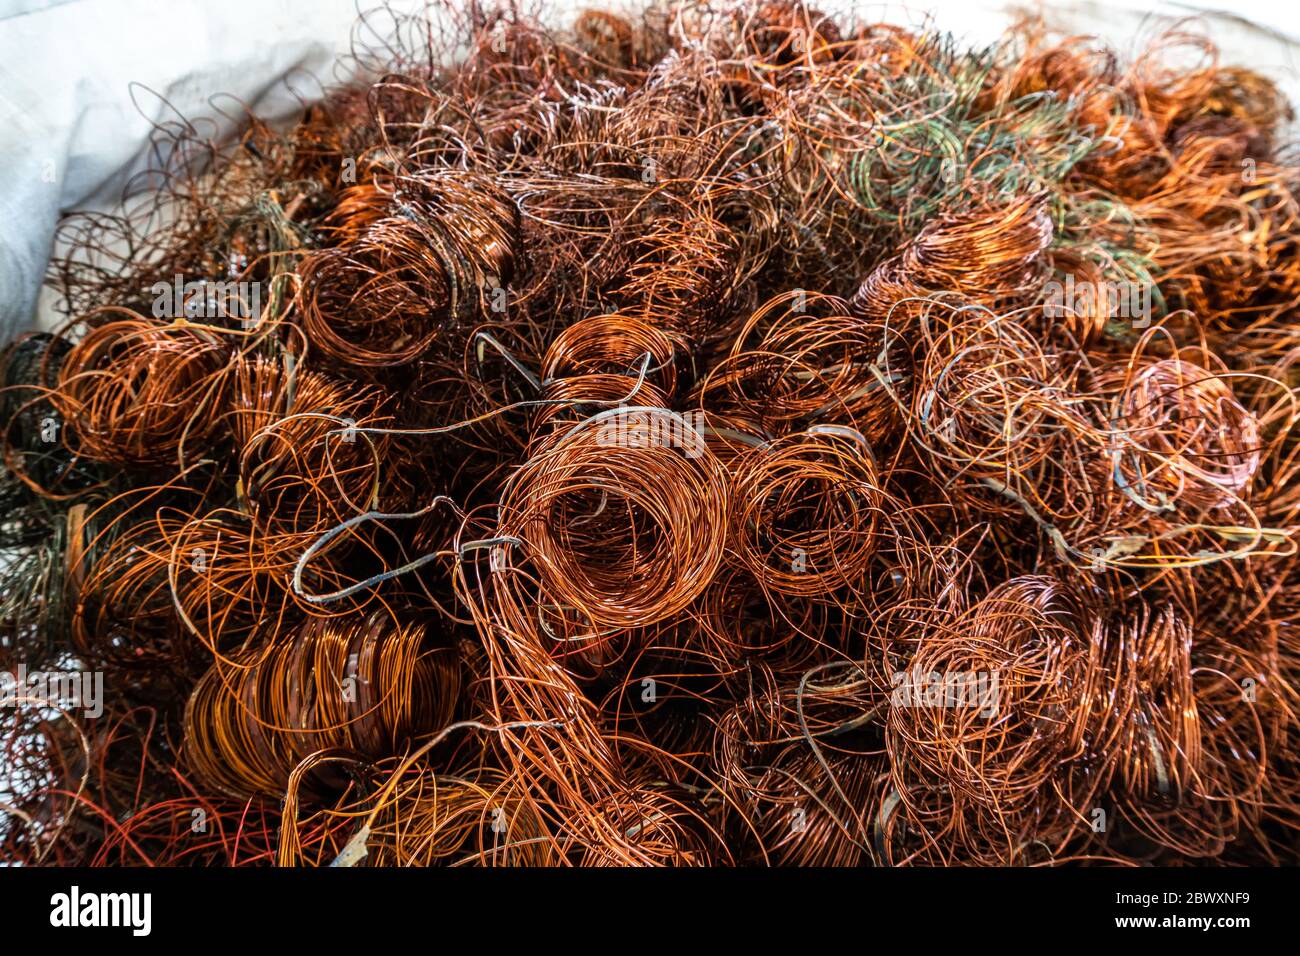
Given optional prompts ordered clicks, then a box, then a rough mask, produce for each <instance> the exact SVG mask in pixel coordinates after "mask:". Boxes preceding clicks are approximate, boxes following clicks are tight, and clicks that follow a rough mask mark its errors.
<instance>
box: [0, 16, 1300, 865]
mask: <svg viewBox="0 0 1300 956" xmlns="http://www.w3.org/2000/svg"><path fill="white" fill-rule="evenodd" d="M941 27H942V24H931V25H925V26H921V27H918V28H916V29H911V30H908V29H902V28H899V27H894V26H888V25H884V24H871V23H854V22H849V21H848V20H845V19H841V18H833V17H830V16H827V15H825V14H823V13H821V12H819V11H818V10H817V9H815V8H813V7H810V6H806V5H804V4H802V3H799V2H794V0H772V2H757V0H749V2H733V3H725V4H723V3H707V2H679V0H661V2H659V3H657V4H653V5H651V6H649V7H647V8H646V9H644V10H643V11H642V12H640V13H638V14H636V15H634V16H629V15H624V14H616V13H612V12H603V11H599V10H587V11H585V12H582V13H580V14H579V15H578V16H577V17H576V20H574V21H573V22H572V23H570V24H566V25H563V26H544V25H543V20H542V19H541V18H540V17H539V15H538V14H537V12H532V13H525V12H521V11H520V10H519V9H518V7H517V6H516V5H513V4H511V5H506V6H502V7H495V6H485V5H482V4H479V3H474V4H471V5H470V6H469V8H468V9H465V8H464V7H462V6H461V5H459V4H448V5H446V6H443V5H441V4H435V5H431V6H430V7H429V8H428V9H426V10H425V12H424V13H422V14H421V15H419V16H415V17H409V16H405V15H399V14H396V13H394V12H393V11H390V10H381V11H378V12H375V13H372V14H367V15H366V16H365V17H364V18H363V20H362V22H361V23H360V24H359V26H358V31H357V36H358V37H359V38H361V39H359V40H358V42H357V45H356V48H355V50H354V55H353V56H352V57H351V59H350V62H351V63H352V64H353V65H354V66H355V67H356V68H357V69H358V70H359V71H360V73H359V74H358V78H357V79H356V80H355V81H353V82H351V83H350V84H349V85H347V86H344V87H341V88H338V89H333V90H330V91H328V92H327V93H326V95H324V97H323V98H322V99H320V100H319V102H314V103H312V104H310V105H306V104H304V108H303V111H302V114H301V116H300V117H299V118H298V120H297V121H296V122H295V123H293V124H290V125H289V126H288V127H287V128H280V127H272V126H270V125H268V124H266V123H264V122H262V121H260V120H259V119H257V118H256V117H255V116H253V115H251V114H250V115H249V116H248V118H247V123H246V124H245V129H246V132H245V133H244V134H243V135H242V137H240V138H239V139H238V140H237V141H236V142H234V143H224V144H223V143H211V142H207V141H204V140H203V139H202V138H201V137H200V135H199V134H198V132H197V130H196V127H193V126H189V125H176V126H172V127H160V128H159V130H158V139H159V142H158V144H156V145H157V147H158V148H157V149H156V150H155V153H156V155H157V156H158V157H159V167H158V168H157V169H155V170H153V171H152V172H151V173H150V174H149V175H148V176H145V177H141V178H140V179H138V180H137V181H135V183H134V184H133V188H132V190H131V191H130V192H129V193H128V195H127V196H126V197H124V199H123V202H122V205H121V207H120V208H119V209H118V210H117V211H116V212H114V213H111V214H105V213H95V214H74V215H71V216H69V218H68V219H67V221H66V223H65V225H64V229H63V233H62V240H63V241H62V245H61V251H60V253H59V254H58V256H57V258H56V259H55V261H54V264H53V266H52V267H51V270H50V275H49V280H48V281H49V286H50V288H51V289H52V290H53V291H54V292H55V293H56V294H57V296H58V298H59V302H60V303H61V308H62V309H63V312H64V314H65V317H66V321H65V322H64V324H63V326H62V327H61V328H60V329H58V330H57V331H55V332H51V333H32V334H29V335H26V336H24V337H22V338H20V339H19V340H17V341H15V342H13V343H12V344H10V345H9V346H8V348H7V350H6V351H5V352H4V354H3V361H2V362H0V373H2V378H3V380H2V381H0V413H2V416H0V417H2V419H3V422H2V424H0V427H2V428H3V433H2V438H3V448H2V451H3V460H4V473H3V479H2V481H0V489H2V490H3V505H4V512H5V516H4V519H3V525H2V530H0V545H2V546H3V548H4V555H5V559H4V562H3V564H2V565H0V574H2V575H3V588H2V589H0V602H2V610H0V622H2V624H3V628H2V630H0V670H2V671H4V672H5V673H6V674H7V675H9V677H8V685H6V687H7V689H8V690H10V691H13V690H14V689H16V690H17V694H16V695H15V694H13V693H10V698H11V700H10V703H13V702H15V701H16V705H15V706H6V707H4V708H0V740H3V748H4V754H3V760H2V761H0V765H2V766H3V767H4V771H3V776H2V777H0V859H3V860H4V861H6V862H17V863H23V864H28V865H34V864H93V865H145V864H162V865H174V864H184V865H231V866H233V865H246V864H247V865H259V864H260V865H265V864H279V865H331V864H333V865H340V866H354V865H376V866H377V865H426V864H439V865H449V866H459V865H484V866H560V865H573V866H597V865H728V866H730V865H737V866H745V865H796V866H798V865H826V864H832V865H864V864H865V865H906V864H943V865H967V864H977V865H989V864H993V865H1008V864H1016V865H1049V864H1066V863H1093V864H1104V865H1139V864H1149V863H1157V864H1175V863H1177V864H1185V863H1196V862H1221V863H1240V864H1281V863H1295V862H1298V861H1300V751H1298V748H1297V744H1298V743H1300V638H1297V636H1296V627H1297V624H1298V623H1300V564H1298V563H1297V547H1296V541H1297V536H1298V535H1300V481H1297V471H1298V470H1300V426H1298V425H1297V422H1298V420H1300V256H1298V255H1297V252H1298V251H1300V157H1297V156H1295V155H1293V154H1292V153H1291V152H1289V151H1288V149H1287V147H1286V146H1285V139H1284V138H1285V136H1286V132H1287V126H1288V124H1289V122H1290V121H1291V113H1290V109H1289V107H1288V106H1287V104H1286V102H1285V101H1284V99H1283V98H1282V97H1281V96H1280V95H1279V93H1278V91H1277V89H1276V87H1275V86H1274V85H1273V84H1272V83H1271V82H1270V81H1269V80H1268V79H1266V78H1264V77H1263V76H1260V75H1257V74H1255V73H1253V72H1251V71H1250V70H1248V69H1245V68H1241V67H1235V66H1225V65H1221V64H1220V63H1219V61H1218V55H1217V52H1216V51H1215V49H1214V47H1213V45H1212V44H1210V43H1209V42H1207V41H1206V40H1205V39H1204V37H1203V35H1202V34H1201V33H1200V32H1198V27H1197V26H1196V24H1194V23H1192V24H1182V25H1179V26H1177V27H1175V28H1172V29H1169V30H1167V31H1165V32H1163V33H1160V34H1158V35H1153V36H1152V37H1150V38H1149V41H1150V42H1149V44H1148V48H1147V49H1146V52H1144V53H1143V54H1142V55H1141V56H1139V57H1138V58H1136V59H1135V60H1125V59H1122V58H1121V57H1119V56H1118V55H1117V54H1115V53H1113V52H1112V51H1110V50H1108V49H1107V48H1106V47H1105V46H1103V45H1102V44H1100V43H1099V42H1098V41H1095V40H1093V39H1090V38H1087V37H1060V36H1056V35H1054V34H1053V33H1052V32H1051V31H1050V30H1049V29H1047V28H1046V27H1045V26H1044V25H1043V24H1041V23H1037V22H1024V23H1021V24H1019V25H1018V26H1017V27H1016V28H1015V29H1013V30H1012V31H1011V32H1010V33H1009V34H1008V35H1007V36H1006V37H1005V38H1004V40H1003V41H1002V42H1001V43H999V44H998V45H996V46H994V47H993V48H990V49H987V50H978V51H972V50H966V49H963V48H962V47H961V46H959V45H958V44H957V43H956V42H955V41H954V40H953V39H952V38H951V37H950V36H948V35H946V34H944V33H943V32H942V31H941V29H940V28H941ZM377 37H388V38H390V39H388V40H386V41H382V42H381V41H378V40H377V39H376V38H377ZM160 283H161V287H160V285H159V284H160ZM160 289H161V291H160ZM37 671H43V672H45V673H47V674H48V673H75V674H80V675H87V678H88V679H89V677H90V676H91V675H94V676H97V677H99V678H102V682H103V694H102V699H101V700H99V701H98V702H95V703H96V705H95V706H93V707H92V706H89V704H90V702H88V701H87V700H85V699H84V696H83V698H82V699H78V700H68V699H64V698H63V697H60V696H58V695H54V694H49V693H45V694H44V696H42V692H41V690H40V688H41V687H46V688H47V689H48V683H47V684H45V685H41V684H33V683H31V682H30V681H28V682H26V683H24V684H21V685H19V684H18V681H17V678H16V677H15V676H14V675H18V674H19V673H24V674H28V675H30V674H32V673H34V672H37ZM87 686H88V685H87Z"/></svg>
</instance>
